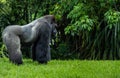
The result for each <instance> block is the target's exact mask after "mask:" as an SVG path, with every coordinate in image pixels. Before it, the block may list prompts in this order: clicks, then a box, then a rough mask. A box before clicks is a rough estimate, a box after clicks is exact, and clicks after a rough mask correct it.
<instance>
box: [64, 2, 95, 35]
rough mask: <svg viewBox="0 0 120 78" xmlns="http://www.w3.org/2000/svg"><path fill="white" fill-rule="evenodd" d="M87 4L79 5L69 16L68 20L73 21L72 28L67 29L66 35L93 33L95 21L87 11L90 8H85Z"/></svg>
mask: <svg viewBox="0 0 120 78" xmlns="http://www.w3.org/2000/svg"><path fill="white" fill-rule="evenodd" d="M84 6H85V4H83V3H79V4H78V5H77V6H74V8H73V10H72V11H71V12H70V13H69V14H68V18H70V19H71V24H70V26H67V27H66V28H65V34H71V35H72V36H74V35H75V34H77V35H79V34H80V31H91V30H92V28H93V25H94V19H91V18H90V17H89V16H88V15H87V12H88V10H86V9H87V8H89V7H84Z"/></svg>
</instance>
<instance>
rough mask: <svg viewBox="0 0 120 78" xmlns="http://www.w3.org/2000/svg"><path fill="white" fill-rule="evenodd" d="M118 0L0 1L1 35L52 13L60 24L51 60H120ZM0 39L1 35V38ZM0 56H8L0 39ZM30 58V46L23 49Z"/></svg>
mask: <svg viewBox="0 0 120 78" xmlns="http://www.w3.org/2000/svg"><path fill="white" fill-rule="evenodd" d="M119 3H120V1H119V0H19V1H18V0H0V32H1V33H2V31H3V29H4V28H5V27H6V26H8V25H13V24H19V25H23V24H27V23H29V22H31V21H33V20H34V19H36V18H39V17H40V16H42V15H46V14H54V15H55V16H56V18H57V23H58V25H59V28H58V33H57V38H56V39H55V40H53V43H52V45H51V47H52V49H51V51H52V58H54V59H75V58H77V59H113V60H114V59H120V12H119V11H120V7H119ZM0 36H1V35H0ZM0 46H1V48H0V50H1V51H0V56H1V57H3V56H4V54H5V55H7V53H6V51H5V49H4V48H5V47H4V45H3V43H2V39H1V37H0ZM22 49H23V54H24V56H30V52H28V49H29V47H28V48H27V47H26V45H25V46H24V47H23V48H22ZM3 53H4V54H3Z"/></svg>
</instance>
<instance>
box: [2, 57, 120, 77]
mask: <svg viewBox="0 0 120 78" xmlns="http://www.w3.org/2000/svg"><path fill="white" fill-rule="evenodd" d="M0 78H120V61H87V60H84V61H81V60H64V61H62V60H52V61H50V62H49V63H48V64H46V65H42V64H38V63H37V62H33V61H32V60H30V59H25V60H24V64H23V65H20V66H17V65H14V64H12V63H10V62H9V61H8V60H5V59H0Z"/></svg>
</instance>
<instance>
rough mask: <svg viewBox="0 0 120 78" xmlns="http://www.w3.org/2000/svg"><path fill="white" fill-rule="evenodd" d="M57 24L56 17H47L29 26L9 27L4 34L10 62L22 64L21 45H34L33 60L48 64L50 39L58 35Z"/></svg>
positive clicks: (3, 37)
mask: <svg viewBox="0 0 120 78" xmlns="http://www.w3.org/2000/svg"><path fill="white" fill-rule="evenodd" d="M56 27H57V24H56V21H55V17H54V15H45V16H42V17H41V18H38V19H36V20H34V21H32V22H31V23H29V24H26V25H23V26H20V25H10V26H7V27H6V28H5V29H4V30H3V33H2V39H3V43H4V44H5V46H6V48H7V51H8V55H9V60H10V61H11V62H13V63H15V64H18V65H19V64H22V63H23V61H22V52H21V43H24V44H28V43H31V44H32V59H33V61H38V62H39V63H47V62H48V61H49V60H50V59H51V56H50V46H49V43H50V39H51V36H52V35H54V36H55V34H56V32H57V30H56Z"/></svg>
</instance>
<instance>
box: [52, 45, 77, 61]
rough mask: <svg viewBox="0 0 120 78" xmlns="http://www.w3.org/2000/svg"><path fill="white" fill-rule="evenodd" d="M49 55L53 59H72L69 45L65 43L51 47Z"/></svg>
mask: <svg viewBox="0 0 120 78" xmlns="http://www.w3.org/2000/svg"><path fill="white" fill-rule="evenodd" d="M51 55H52V58H53V59H73V58H75V57H73V56H74V55H72V56H71V52H70V46H69V45H68V44H67V43H60V44H59V45H58V47H57V49H53V48H52V49H51Z"/></svg>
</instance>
